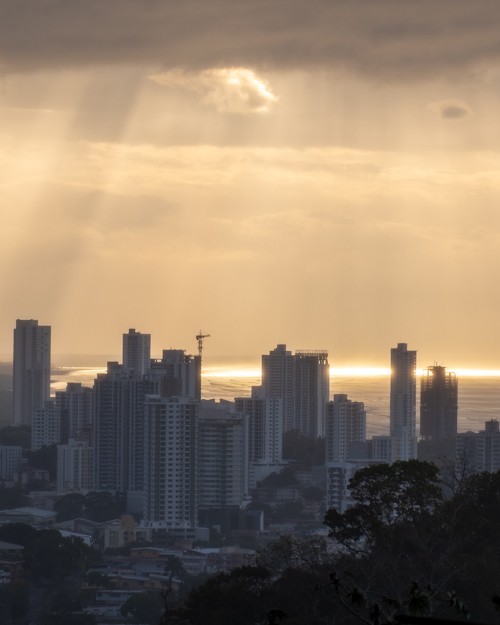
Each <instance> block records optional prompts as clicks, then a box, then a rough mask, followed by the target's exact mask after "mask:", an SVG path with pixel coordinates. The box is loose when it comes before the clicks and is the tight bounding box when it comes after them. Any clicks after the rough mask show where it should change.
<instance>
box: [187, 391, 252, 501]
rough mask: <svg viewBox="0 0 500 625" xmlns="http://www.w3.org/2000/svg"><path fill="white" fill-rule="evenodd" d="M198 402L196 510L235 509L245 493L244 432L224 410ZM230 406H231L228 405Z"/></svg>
mask: <svg viewBox="0 0 500 625" xmlns="http://www.w3.org/2000/svg"><path fill="white" fill-rule="evenodd" d="M221 404H222V402H221V403H219V404H215V403H213V402H202V405H201V408H200V415H199V419H198V463H199V465H198V484H199V487H198V492H199V508H200V510H204V509H213V508H227V507H231V506H232V507H235V508H238V507H239V506H240V505H241V503H242V501H243V499H244V497H245V495H246V494H247V492H248V445H247V428H246V427H245V425H246V424H245V422H244V417H243V416H242V415H235V414H232V413H231V411H230V409H229V407H228V406H224V404H222V405H221ZM231 405H232V404H231Z"/></svg>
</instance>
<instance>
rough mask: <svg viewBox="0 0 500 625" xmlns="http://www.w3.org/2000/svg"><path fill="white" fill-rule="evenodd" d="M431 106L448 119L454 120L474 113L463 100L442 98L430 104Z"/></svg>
mask: <svg viewBox="0 0 500 625" xmlns="http://www.w3.org/2000/svg"><path fill="white" fill-rule="evenodd" d="M429 108H430V109H431V110H432V111H434V112H435V113H437V114H438V115H439V116H440V117H442V118H443V119H446V120H450V121H454V120H457V119H463V118H464V117H468V116H469V115H472V111H471V110H470V108H469V107H468V106H467V104H466V103H465V102H462V101H461V100H442V101H441V102H433V103H432V104H429Z"/></svg>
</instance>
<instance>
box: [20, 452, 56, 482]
mask: <svg viewBox="0 0 500 625" xmlns="http://www.w3.org/2000/svg"><path fill="white" fill-rule="evenodd" d="M24 455H25V456H26V458H27V460H28V463H29V465H30V467H31V468H34V469H44V470H45V471H48V472H49V478H50V479H51V480H55V479H56V475H57V445H48V446H44V447H42V448H41V449H37V450H36V451H26V452H24Z"/></svg>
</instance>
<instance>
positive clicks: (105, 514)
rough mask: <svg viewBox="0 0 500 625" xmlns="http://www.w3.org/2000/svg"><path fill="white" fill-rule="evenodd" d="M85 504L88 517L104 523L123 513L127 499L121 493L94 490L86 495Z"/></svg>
mask: <svg viewBox="0 0 500 625" xmlns="http://www.w3.org/2000/svg"><path fill="white" fill-rule="evenodd" d="M84 505H85V514H86V516H87V518H89V519H91V520H92V521H97V522H98V523H102V522H104V521H111V520H112V519H116V518H118V517H120V515H122V514H123V512H124V510H125V499H124V497H123V495H121V494H119V493H115V494H113V493H110V492H108V491H93V492H90V493H87V494H86V495H85V498H84Z"/></svg>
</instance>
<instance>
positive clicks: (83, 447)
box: [57, 439, 94, 493]
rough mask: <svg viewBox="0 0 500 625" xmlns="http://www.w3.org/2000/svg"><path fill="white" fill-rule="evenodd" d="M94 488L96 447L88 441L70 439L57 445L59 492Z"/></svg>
mask: <svg viewBox="0 0 500 625" xmlns="http://www.w3.org/2000/svg"><path fill="white" fill-rule="evenodd" d="M93 488H94V448H93V447H90V446H89V444H88V443H87V441H81V440H76V439H70V440H69V441H68V442H67V444H65V445H58V446H57V492H58V493H64V492H67V491H87V490H91V489H93Z"/></svg>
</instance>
